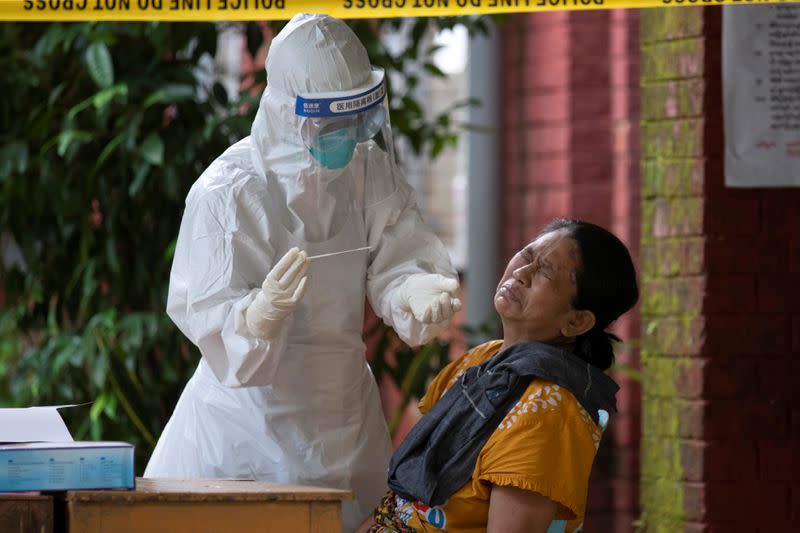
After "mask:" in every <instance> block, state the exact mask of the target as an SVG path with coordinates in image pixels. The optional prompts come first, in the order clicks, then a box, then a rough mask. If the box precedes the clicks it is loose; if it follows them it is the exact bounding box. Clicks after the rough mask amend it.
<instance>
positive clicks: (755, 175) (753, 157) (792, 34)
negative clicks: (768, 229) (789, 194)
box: [722, 4, 800, 187]
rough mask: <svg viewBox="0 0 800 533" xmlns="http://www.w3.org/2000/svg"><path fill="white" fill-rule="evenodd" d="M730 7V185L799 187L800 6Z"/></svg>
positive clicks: (726, 32) (725, 64) (726, 55)
mask: <svg viewBox="0 0 800 533" xmlns="http://www.w3.org/2000/svg"><path fill="white" fill-rule="evenodd" d="M723 10H724V11H723V19H722V89H723V97H724V112H725V115H724V119H725V184H726V185H727V186H728V187H800V5H798V4H777V5H776V4H773V5H758V6H724V7H723Z"/></svg>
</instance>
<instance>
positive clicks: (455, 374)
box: [419, 340, 503, 413]
mask: <svg viewBox="0 0 800 533" xmlns="http://www.w3.org/2000/svg"><path fill="white" fill-rule="evenodd" d="M502 344H503V341H502V340H493V341H489V342H485V343H483V344H480V345H478V346H476V347H474V348H472V349H471V350H470V351H468V352H466V353H465V354H463V355H462V356H461V357H459V358H457V359H455V360H453V361H451V362H450V364H448V365H447V366H446V367H444V368H443V369H442V370H440V371H439V373H438V374H437V375H436V377H435V378H433V381H432V382H431V384H430V385H428V389H427V391H426V392H425V396H423V397H422V399H421V400H420V402H419V409H420V411H422V412H423V413H425V412H426V411H427V410H428V409H430V408H431V407H432V406H433V404H434V403H436V402H437V401H438V400H439V398H441V397H442V395H443V394H444V393H445V392H446V391H447V389H449V388H450V387H451V386H452V385H453V383H455V382H456V380H457V379H458V378H459V377H460V376H461V374H463V373H464V372H465V371H466V370H467V369H468V368H470V367H472V366H475V365H479V364H481V363H483V362H484V361H486V360H487V359H489V358H490V357H492V356H493V355H495V354H496V353H497V352H498V351H499V350H500V346H502Z"/></svg>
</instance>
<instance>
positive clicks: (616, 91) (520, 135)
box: [499, 10, 641, 532]
mask: <svg viewBox="0 0 800 533" xmlns="http://www.w3.org/2000/svg"><path fill="white" fill-rule="evenodd" d="M638 17H639V15H638V11H636V10H613V11H602V12H599V11H598V12H576V13H566V12H557V13H538V14H528V15H514V16H513V17H511V18H510V19H509V20H508V21H507V22H506V24H505V26H504V27H503V30H502V31H503V44H502V46H503V51H502V58H503V59H502V61H503V72H504V78H503V87H502V93H501V94H502V98H503V119H502V120H503V123H502V132H503V136H502V146H503V153H502V156H503V165H504V166H503V214H502V216H503V219H502V231H503V235H502V238H503V241H502V242H503V246H502V250H503V257H502V258H500V259H501V262H502V264H501V265H499V266H501V267H503V268H504V267H505V262H506V261H507V260H508V259H509V258H510V257H511V255H513V254H514V253H516V251H518V250H519V249H520V248H521V247H522V246H523V245H524V244H526V243H528V242H530V239H531V238H532V237H534V236H535V235H536V233H537V232H538V231H539V230H540V229H541V228H542V227H543V226H544V225H545V224H547V223H548V222H549V221H551V220H552V219H553V218H555V217H577V218H581V219H584V220H588V221H591V222H595V223H597V224H600V225H602V226H605V227H607V228H609V229H611V230H612V231H614V232H615V233H616V234H617V235H619V236H620V238H622V239H623V240H624V241H625V242H626V243H627V244H628V246H629V247H630V249H631V252H632V254H633V255H634V259H635V260H636V259H637V257H638V243H639V206H640V201H639V118H638V113H639V70H638V69H639V41H638ZM501 271H502V268H501ZM639 329H640V328H639V321H638V311H634V312H633V313H631V314H630V316H629V317H626V318H625V319H622V320H620V321H619V323H618V324H617V325H616V327H615V330H616V331H617V332H618V333H619V334H620V336H621V337H623V338H624V339H626V340H628V341H632V343H631V345H629V346H627V347H626V348H625V349H624V350H621V351H620V353H618V360H619V361H620V362H622V363H624V364H625V365H629V366H631V367H634V368H635V367H637V366H638V355H637V350H636V341H637V337H638V333H639ZM615 377H616V378H617V379H618V380H619V381H620V384H621V385H622V390H621V392H620V394H619V396H618V401H619V407H620V412H619V414H618V416H616V417H614V418H613V419H612V422H611V426H610V429H609V431H608V432H607V433H608V434H607V436H606V438H605V440H604V443H603V444H602V445H601V447H600V451H599V452H598V458H597V461H596V463H595V467H594V469H593V474H592V480H591V482H590V495H589V502H588V516H587V522H586V531H602V532H612V531H631V530H632V523H633V521H634V520H635V518H636V517H637V516H638V499H637V496H638V493H637V488H638V449H639V425H640V421H639V420H640V418H639V410H640V400H639V398H640V396H641V392H640V389H639V387H638V384H637V383H636V382H635V381H632V380H630V379H627V378H626V377H625V375H624V374H620V373H616V374H615Z"/></svg>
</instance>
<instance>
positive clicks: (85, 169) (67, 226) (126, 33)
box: [0, 19, 481, 471]
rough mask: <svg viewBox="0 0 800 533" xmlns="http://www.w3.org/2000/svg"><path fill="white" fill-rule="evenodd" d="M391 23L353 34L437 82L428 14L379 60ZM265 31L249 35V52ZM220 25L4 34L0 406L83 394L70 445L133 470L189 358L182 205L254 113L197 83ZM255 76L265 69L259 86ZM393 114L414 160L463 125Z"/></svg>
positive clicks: (193, 356) (410, 107) (246, 98)
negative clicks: (171, 295) (84, 445)
mask: <svg viewBox="0 0 800 533" xmlns="http://www.w3.org/2000/svg"><path fill="white" fill-rule="evenodd" d="M456 23H464V24H470V28H471V31H480V30H481V22H480V20H479V19H469V20H464V21H456V20H450V19H442V20H440V21H439V22H438V24H440V25H452V24H456ZM396 24H398V23H397V21H388V20H387V21H378V22H376V21H372V22H366V21H357V22H354V23H353V27H354V28H355V29H356V32H357V33H358V34H359V36H360V37H361V38H362V39H363V40H364V42H365V44H366V46H367V48H368V49H369V50H370V53H371V55H372V57H373V60H374V61H375V62H376V63H379V64H382V65H383V66H385V67H386V68H387V70H389V71H390V72H394V73H395V74H397V75H398V76H399V77H400V79H401V80H404V82H403V85H404V86H405V87H407V88H408V87H413V86H414V84H416V83H418V82H419V80H418V79H416V80H415V79H414V78H413V77H411V76H408V75H406V74H405V69H407V68H408V67H409V65H410V62H413V61H417V62H419V61H422V65H423V69H424V71H426V72H427V73H428V75H437V76H439V75H443V74H442V73H441V72H437V71H436V70H435V68H434V67H431V66H425V65H426V64H428V63H430V61H429V58H430V56H431V53H432V52H431V51H430V47H427V48H426V46H427V45H424V44H420V43H423V39H422V36H423V34H424V33H425V31H427V28H428V27H429V26H430V25H433V24H437V22H435V21H433V20H430V19H420V21H417V22H414V23H413V24H412V28H411V31H412V34H413V35H412V39H411V40H410V41H409V44H408V46H407V47H406V48H405V49H404V50H403V51H401V52H400V53H398V54H396V55H390V54H388V52H385V51H384V50H383V49H382V47H381V46H380V45H379V44H378V38H379V35H380V33H381V31H382V28H384V27H390V26H392V25H396ZM261 28H262V27H261V26H259V25H256V24H253V23H251V24H248V25H247V26H246V28H245V30H246V34H247V36H248V47H249V48H250V49H252V50H256V49H258V48H259V47H261V46H263V41H259V39H263V37H262V32H261V31H260V30H261ZM220 29H221V27H220V26H217V25H214V24H203V23H180V24H164V23H155V22H148V23H138V24H120V23H73V24H64V23H51V24H25V25H13V24H4V25H2V26H0V67H2V69H3V71H4V72H5V74H4V76H3V77H2V78H0V90H2V92H3V93H4V94H6V95H7V98H3V99H1V100H0V121H1V123H2V124H3V125H4V126H3V128H2V129H0V237H2V240H0V243H3V244H2V245H0V247H1V248H2V250H0V251H2V252H3V254H4V256H5V260H3V261H0V277H1V278H2V291H0V293H1V294H2V297H3V299H4V302H5V303H4V304H2V309H0V383H2V385H1V386H0V405H3V406H21V405H42V404H63V403H80V402H86V401H93V402H94V403H92V405H91V407H89V406H87V407H83V408H80V407H79V408H74V409H70V410H65V411H64V412H63V413H64V415H65V417H66V418H67V422H68V424H69V425H70V427H71V428H72V430H73V433H74V435H75V436H76V438H91V439H101V438H102V439H119V440H125V441H129V442H132V443H134V444H135V445H136V446H137V455H138V457H137V464H138V469H139V471H141V469H142V468H143V467H144V465H145V463H146V458H147V457H148V456H149V454H150V452H151V451H152V447H153V445H154V443H155V440H156V438H157V436H158V434H159V433H160V431H161V429H162V428H163V425H164V423H165V421H166V420H167V418H168V417H169V415H170V413H171V412H172V409H173V407H174V404H175V402H176V401H177V398H178V395H179V394H180V392H181V390H182V388H183V386H184V384H185V382H186V380H187V379H188V378H189V377H190V375H191V373H192V372H193V370H194V368H195V367H196V364H197V361H198V353H197V350H196V348H195V347H194V346H193V345H192V344H191V343H189V342H188V341H187V340H186V339H185V338H184V337H183V336H182V335H181V334H180V332H179V331H178V330H177V328H175V326H174V325H173V324H172V323H171V321H170V320H169V318H168V317H167V315H166V313H165V312H164V308H165V304H166V292H167V287H168V280H169V270H170V266H171V261H172V254H173V250H174V246H175V239H176V237H177V234H178V227H179V224H180V218H181V215H182V210H183V202H184V198H185V195H186V193H187V191H188V190H189V187H190V186H191V184H192V183H193V182H194V181H195V180H196V179H197V177H198V176H199V175H200V174H201V173H202V171H203V170H204V169H205V168H206V167H207V166H208V164H209V163H210V162H211V161H212V160H213V159H214V158H215V157H216V156H218V155H219V154H220V153H222V152H223V151H224V150H225V148H227V147H228V146H229V145H231V144H232V143H233V142H235V141H236V140H238V139H240V138H242V137H244V136H246V135H248V134H249V130H250V126H251V124H252V120H253V117H254V115H255V111H256V108H257V105H258V96H259V95H258V94H257V93H258V92H259V91H258V90H255V91H252V92H251V91H248V90H243V91H242V92H241V93H240V94H238V95H237V96H236V97H235V98H232V99H229V98H228V96H227V94H226V91H225V90H224V88H223V87H222V86H221V85H220V84H219V83H215V82H213V81H212V82H209V81H203V80H213V76H203V75H199V72H200V71H201V70H202V65H203V64H204V61H203V58H204V57H205V58H208V57H210V56H213V55H214V54H215V51H216V43H217V37H218V32H219V31H220ZM430 64H431V65H432V63H430ZM417 76H418V75H417ZM263 78H264V75H263V69H259V71H258V72H256V73H255V75H254V76H253V82H254V83H256V84H258V83H261V82H263V81H264V80H263ZM10 95H13V97H10ZM391 109H392V121H393V124H394V125H395V127H396V129H397V134H398V135H400V136H405V137H406V138H408V139H409V141H410V144H411V145H412V146H413V147H414V149H415V150H418V151H420V152H426V153H430V154H431V155H436V154H437V153H438V152H439V151H441V149H442V148H443V147H444V146H447V145H449V144H452V143H454V142H455V139H456V134H457V125H455V124H453V123H452V122H449V121H448V120H447V119H446V118H443V115H440V116H438V117H425V116H424V113H423V112H422V110H421V107H420V106H419V104H418V103H417V102H416V101H415V100H414V99H413V96H412V95H411V93H408V94H406V93H399V94H398V95H395V97H394V99H393V100H392V104H391ZM14 251H18V252H19V253H18V254H14V253H13V252H14ZM15 255H16V257H13V256H15ZM9 257H13V259H9ZM427 350H429V352H419V353H424V354H425V355H422V356H415V357H416V358H412V360H411V361H410V362H408V363H407V364H406V362H405V359H404V357H405V356H404V355H402V354H401V356H400V359H399V361H401V364H400V366H396V367H394V368H393V369H392V370H391V375H392V379H394V380H395V381H397V382H398V383H405V382H407V381H409V380H410V381H411V382H413V383H411V384H410V385H409V387H408V388H409V390H412V391H416V390H418V387H416V385H417V384H418V383H419V379H421V378H419V374H418V370H415V369H420V368H430V365H429V364H428V363H427V362H424V361H423V359H426V358H427V359H431V360H432V359H435V357H437V356H436V355H435V354H432V353H430V350H435V348H428V349H427ZM378 357H381V356H380V355H379V356H378ZM386 368H388V366H386ZM387 372H388V370H387ZM411 372H417V373H415V374H413V375H414V376H415V377H412V378H409V377H407V375H411V374H409V373H411ZM411 385H414V386H411Z"/></svg>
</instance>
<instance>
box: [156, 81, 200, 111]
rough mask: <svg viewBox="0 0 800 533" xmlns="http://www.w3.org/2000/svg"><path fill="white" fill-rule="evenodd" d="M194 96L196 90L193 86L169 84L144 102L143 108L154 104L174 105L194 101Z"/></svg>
mask: <svg viewBox="0 0 800 533" xmlns="http://www.w3.org/2000/svg"><path fill="white" fill-rule="evenodd" d="M194 96H195V88H194V87H193V86H192V85H183V84H177V83H173V84H168V85H164V86H163V87H161V88H159V89H157V90H156V91H154V92H153V93H151V94H150V96H148V97H147V99H146V100H145V101H144V104H143V107H144V108H145V109H147V108H148V107H150V106H151V105H153V104H172V103H175V102H180V101H181V100H189V99H192V98H194Z"/></svg>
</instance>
